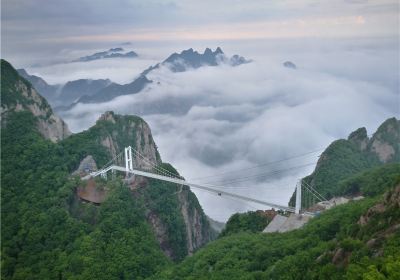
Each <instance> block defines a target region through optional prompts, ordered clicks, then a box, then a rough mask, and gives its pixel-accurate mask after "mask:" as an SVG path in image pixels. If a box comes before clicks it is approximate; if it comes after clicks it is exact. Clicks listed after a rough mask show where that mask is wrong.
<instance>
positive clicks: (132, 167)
mask: <svg viewBox="0 0 400 280" xmlns="http://www.w3.org/2000/svg"><path fill="white" fill-rule="evenodd" d="M132 151H133V152H134V155H135V157H133V156H132ZM139 162H140V164H139ZM122 163H125V166H121V165H122ZM117 171H118V172H124V173H125V174H126V176H127V177H129V176H143V177H146V178H152V179H156V180H161V181H164V182H170V183H174V184H177V185H180V186H189V187H191V188H195V189H199V190H203V191H207V192H211V193H214V194H216V195H218V196H224V197H227V198H233V199H239V200H242V201H245V202H252V203H256V204H260V205H263V206H267V207H269V208H274V209H278V210H282V211H286V212H290V213H295V214H300V213H305V214H311V213H308V212H305V211H302V199H304V198H305V197H306V196H303V195H302V193H304V191H305V192H308V194H310V195H309V196H308V197H312V199H313V200H316V201H319V202H324V201H327V200H326V199H325V198H324V197H323V196H322V195H321V194H320V193H318V192H317V191H316V190H315V189H314V188H313V187H312V186H311V185H309V184H307V183H306V182H305V181H304V180H300V181H299V182H298V183H297V185H296V202H295V207H291V206H284V205H279V204H276V203H272V202H269V201H264V200H261V199H257V198H253V197H249V196H244V195H240V194H237V193H233V192H229V191H225V190H221V188H220V186H218V185H212V184H206V183H202V184H199V183H193V182H189V181H186V180H185V179H183V178H182V177H180V176H179V175H176V174H174V173H172V172H170V171H168V170H166V169H165V168H162V167H161V166H157V164H154V163H152V162H151V161H150V160H149V159H147V158H146V157H145V156H143V155H142V154H140V153H139V152H138V151H137V150H135V149H133V148H132V147H131V146H129V147H126V148H125V150H124V151H123V152H121V153H120V154H118V155H117V156H115V157H114V158H113V159H112V160H111V161H110V162H108V163H107V164H106V165H104V166H103V167H102V168H101V169H100V170H98V171H95V172H91V173H89V174H88V175H86V176H84V177H82V180H88V179H90V178H95V177H98V176H101V177H102V178H105V179H106V178H107V173H109V172H111V173H113V174H114V173H115V172H117ZM303 202H304V201H303ZM303 204H304V203H303Z"/></svg>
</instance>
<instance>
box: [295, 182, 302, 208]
mask: <svg viewBox="0 0 400 280" xmlns="http://www.w3.org/2000/svg"><path fill="white" fill-rule="evenodd" d="M301 185H302V180H299V181H298V182H297V184H296V205H295V211H294V213H295V214H300V211H301Z"/></svg>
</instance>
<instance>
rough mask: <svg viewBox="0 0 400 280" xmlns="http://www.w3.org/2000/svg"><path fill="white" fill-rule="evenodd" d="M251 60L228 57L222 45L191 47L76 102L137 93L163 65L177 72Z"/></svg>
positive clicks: (108, 99) (87, 101) (101, 100)
mask: <svg viewBox="0 0 400 280" xmlns="http://www.w3.org/2000/svg"><path fill="white" fill-rule="evenodd" d="M250 62H251V60H247V59H245V58H244V57H242V56H239V55H234V56H232V57H231V58H228V57H227V56H226V55H225V54H224V52H223V51H222V49H221V48H220V47H217V48H216V50H215V51H212V50H211V49H210V48H206V49H205V50H204V53H203V54H201V53H198V52H197V51H194V50H193V49H192V48H190V49H187V50H184V51H182V52H181V53H179V54H178V53H173V54H171V55H170V56H169V57H168V58H167V59H165V60H164V61H163V62H161V63H157V64H156V65H153V66H150V67H149V68H147V69H146V70H144V71H143V72H142V73H141V74H140V75H139V77H137V78H136V79H135V80H134V81H133V82H131V83H129V84H125V85H120V84H116V83H113V84H111V85H109V86H108V87H106V88H103V89H102V90H100V91H99V92H98V93H97V94H94V95H92V96H83V97H81V98H80V99H79V100H78V101H77V102H76V103H98V102H106V101H110V100H112V99H114V98H116V97H118V96H121V95H128V94H136V93H138V92H140V91H142V90H143V89H144V88H145V87H146V86H147V85H149V84H151V83H152V81H151V80H149V79H148V78H147V75H148V74H149V73H150V72H152V71H154V70H156V69H159V68H160V67H161V66H165V67H167V68H168V69H169V70H171V71H172V72H174V73H176V72H185V71H188V70H189V69H197V68H200V67H202V66H218V65H220V64H228V65H231V66H233V67H234V66H239V65H241V64H245V63H250Z"/></svg>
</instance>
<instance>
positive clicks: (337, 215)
mask: <svg viewBox="0 0 400 280" xmlns="http://www.w3.org/2000/svg"><path fill="white" fill-rule="evenodd" d="M399 170H400V164H396V165H392V166H388V168H381V169H376V170H372V171H371V172H366V173H364V174H359V175H357V176H355V177H352V178H351V179H349V180H348V181H347V182H348V183H347V184H346V187H348V186H350V185H352V184H354V182H363V183H366V184H367V185H368V186H370V187H371V186H374V187H376V190H377V191H376V192H377V193H380V194H379V195H376V196H372V197H368V198H365V199H364V200H361V201H354V202H351V203H348V204H345V205H340V206H337V207H335V208H333V209H331V210H328V211H326V212H324V213H322V214H321V215H320V216H319V217H316V218H314V219H312V220H311V221H310V222H309V223H308V224H307V225H305V226H304V227H303V228H302V229H299V230H295V231H291V232H286V233H269V234H265V233H252V232H251V231H250V230H247V229H243V230H241V231H237V232H236V233H234V234H228V235H226V236H225V237H221V238H219V239H218V240H216V241H214V242H212V243H210V244H209V245H207V246H206V247H205V248H203V249H201V250H200V251H199V252H197V253H196V254H195V255H194V256H193V257H189V258H187V259H185V260H184V261H183V262H182V263H181V264H178V265H175V266H172V267H169V268H168V269H166V270H165V271H163V272H162V273H159V274H156V275H155V276H154V277H152V278H151V279H360V280H361V279H371V280H372V279H393V280H394V279H399V278H400V245H399V244H400V230H399V224H400V172H399ZM375 176H376V177H375ZM381 176H383V177H382V178H388V177H389V178H390V179H389V180H388V181H386V180H383V181H380V182H379V181H376V180H375V179H376V178H380V177H381ZM395 186H397V188H396V189H395ZM385 190H387V192H386V193H385V194H384V195H382V193H383V192H384V191H385ZM253 216H254V214H253ZM248 217H249V215H245V216H244V217H243V219H244V220H245V219H246V218H248ZM238 219H239V216H237V217H235V218H234V219H233V220H238ZM231 222H232V221H231ZM229 224H230V223H229V222H228V225H227V226H229ZM232 225H236V226H237V225H238V223H236V222H234V223H232ZM236 228H237V227H236ZM227 229H229V227H227Z"/></svg>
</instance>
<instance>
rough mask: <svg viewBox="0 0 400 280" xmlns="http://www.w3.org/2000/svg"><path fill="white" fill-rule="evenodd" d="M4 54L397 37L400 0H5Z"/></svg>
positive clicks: (44, 55)
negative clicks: (168, 44) (128, 45)
mask: <svg viewBox="0 0 400 280" xmlns="http://www.w3.org/2000/svg"><path fill="white" fill-rule="evenodd" d="M1 5H2V10H1V15H2V57H3V58H6V59H10V60H11V61H12V62H14V63H18V64H19V65H21V66H22V65H24V62H28V61H29V62H32V61H35V59H41V60H48V59H60V58H62V57H63V56H65V55H66V53H67V51H68V50H71V49H82V48H84V47H102V46H106V45H107V46H110V45H115V44H119V43H123V42H132V43H133V44H134V46H135V47H143V48H146V49H149V48H153V47H154V46H160V45H159V44H160V43H161V44H162V45H161V46H163V44H165V41H169V42H181V41H183V43H182V45H190V44H193V42H195V41H202V42H204V41H207V40H211V41H216V42H217V43H218V42H219V43H223V42H224V41H227V40H250V39H266V38H306V37H313V38H315V37H330V38H332V37H333V38H339V37H352V38H354V37H393V36H397V34H398V27H399V25H398V12H399V5H398V1H397V0H329V1H315V0H279V1H270V0H252V1H248V0H219V1H213V0H202V1H196V0H181V1H162V0H114V1H104V0H97V1H93V0H81V1H66V0H3V1H2V3H1Z"/></svg>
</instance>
